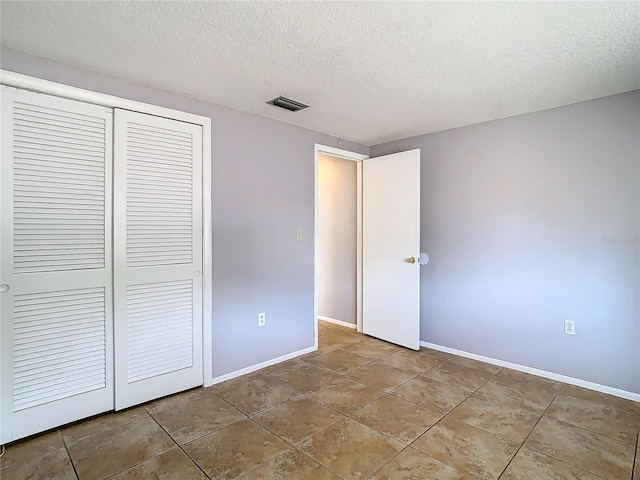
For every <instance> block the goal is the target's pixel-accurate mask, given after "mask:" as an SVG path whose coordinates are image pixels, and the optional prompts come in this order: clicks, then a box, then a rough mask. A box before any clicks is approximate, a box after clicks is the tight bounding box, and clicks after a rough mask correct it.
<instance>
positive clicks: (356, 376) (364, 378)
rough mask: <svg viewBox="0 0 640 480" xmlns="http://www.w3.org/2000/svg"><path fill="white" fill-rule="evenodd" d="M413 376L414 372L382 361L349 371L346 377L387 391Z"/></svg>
mask: <svg viewBox="0 0 640 480" xmlns="http://www.w3.org/2000/svg"><path fill="white" fill-rule="evenodd" d="M415 376H416V374H415V373H408V372H405V371H403V370H399V369H397V368H395V367H390V366H389V365H385V364H383V363H372V364H370V365H365V366H364V367H362V368H359V369H357V370H355V371H353V372H351V373H350V374H348V375H347V378H349V379H350V380H355V381H356V382H360V383H364V384H365V385H369V386H370V387H373V388H377V389H379V390H384V391H385V392H388V391H391V390H393V389H394V388H396V387H398V386H399V385H402V384H403V383H406V382H408V381H409V380H411V379H412V378H415Z"/></svg>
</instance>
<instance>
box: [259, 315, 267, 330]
mask: <svg viewBox="0 0 640 480" xmlns="http://www.w3.org/2000/svg"><path fill="white" fill-rule="evenodd" d="M266 324H267V314H266V313H264V312H260V313H259V314H258V326H259V327H264V326H265V325H266Z"/></svg>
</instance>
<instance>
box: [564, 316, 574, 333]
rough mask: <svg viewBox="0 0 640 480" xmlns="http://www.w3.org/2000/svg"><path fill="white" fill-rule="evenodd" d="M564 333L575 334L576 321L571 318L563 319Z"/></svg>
mask: <svg viewBox="0 0 640 480" xmlns="http://www.w3.org/2000/svg"><path fill="white" fill-rule="evenodd" d="M564 333H566V334H567V335H575V334H576V322H574V321H573V320H565V321H564Z"/></svg>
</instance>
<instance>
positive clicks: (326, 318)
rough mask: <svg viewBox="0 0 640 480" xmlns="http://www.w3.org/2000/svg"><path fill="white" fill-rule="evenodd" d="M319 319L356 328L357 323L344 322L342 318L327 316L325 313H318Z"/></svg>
mask: <svg viewBox="0 0 640 480" xmlns="http://www.w3.org/2000/svg"><path fill="white" fill-rule="evenodd" d="M318 320H322V321H324V322H329V323H334V324H336V325H340V326H341V327H347V328H354V329H355V328H356V325H355V324H354V323H349V322H343V321H342V320H336V319H335V318H330V317H325V316H323V315H318Z"/></svg>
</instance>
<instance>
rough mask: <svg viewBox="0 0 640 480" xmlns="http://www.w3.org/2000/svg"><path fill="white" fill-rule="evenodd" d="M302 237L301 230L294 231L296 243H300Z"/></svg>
mask: <svg viewBox="0 0 640 480" xmlns="http://www.w3.org/2000/svg"><path fill="white" fill-rule="evenodd" d="M303 237H304V235H303V234H302V229H301V228H298V229H297V230H296V242H301V241H302V238H303Z"/></svg>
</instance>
